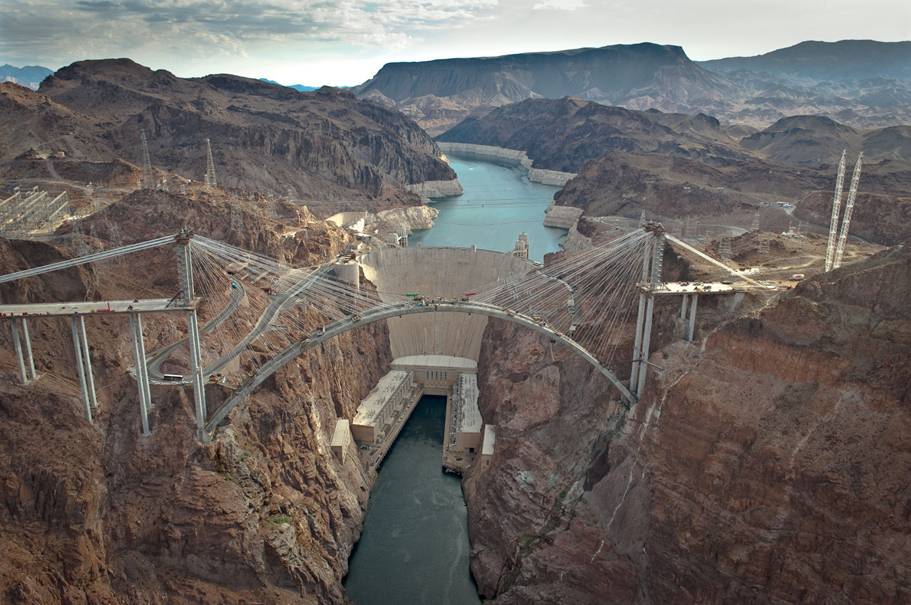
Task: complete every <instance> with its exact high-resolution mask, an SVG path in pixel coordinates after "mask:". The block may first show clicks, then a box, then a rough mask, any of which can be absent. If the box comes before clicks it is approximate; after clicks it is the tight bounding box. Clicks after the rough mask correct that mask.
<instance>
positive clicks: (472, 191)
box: [409, 157, 566, 262]
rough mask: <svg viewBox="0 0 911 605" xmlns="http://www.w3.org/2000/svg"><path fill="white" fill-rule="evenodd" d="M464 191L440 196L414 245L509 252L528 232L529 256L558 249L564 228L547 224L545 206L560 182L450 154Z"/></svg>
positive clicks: (411, 240)
mask: <svg viewBox="0 0 911 605" xmlns="http://www.w3.org/2000/svg"><path fill="white" fill-rule="evenodd" d="M449 164H450V166H452V168H453V170H455V171H456V174H457V175H459V182H461V183H462V188H463V189H464V193H463V194H462V195H460V196H457V197H451V198H446V199H443V200H437V201H435V202H433V203H432V206H433V207H434V208H436V209H437V210H439V211H440V215H439V216H438V217H437V220H436V221H435V222H434V225H433V228H432V229H427V230H426V231H415V232H414V233H413V234H412V235H411V237H410V238H409V245H410V246H461V247H468V246H472V245H474V246H477V247H478V248H485V249H487V250H498V251H500V252H508V251H510V250H512V249H513V246H515V244H516V238H517V237H518V236H519V234H520V233H522V232H525V233H527V234H528V243H529V258H531V259H532V260H536V261H538V262H541V261H543V260H544V255H545V254H547V253H550V252H556V251H557V250H559V249H560V242H561V241H562V240H563V237H564V236H565V235H566V230H565V229H556V228H554V227H545V226H544V224H543V221H544V211H545V210H547V207H548V206H549V205H550V202H551V200H552V199H553V197H554V194H555V193H556V192H557V191H558V190H559V187H551V186H548V185H540V184H538V183H532V182H531V181H529V180H528V177H526V176H525V173H524V172H523V171H520V170H519V169H518V168H509V167H506V166H500V165H498V164H493V163H491V162H481V161H476V160H463V159H460V158H457V157H450V158H449Z"/></svg>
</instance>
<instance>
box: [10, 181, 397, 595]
mask: <svg viewBox="0 0 911 605" xmlns="http://www.w3.org/2000/svg"><path fill="white" fill-rule="evenodd" d="M183 203H185V200H183V199H182V198H178V197H177V196H169V195H167V194H162V193H148V192H143V193H142V194H137V197H135V198H133V199H127V200H123V201H121V202H119V203H118V204H115V205H114V206H111V207H109V208H107V209H106V211H105V212H107V213H108V214H107V215H106V216H102V217H98V225H97V226H98V235H99V237H102V236H106V235H108V234H107V232H104V227H105V226H107V228H108V229H109V228H110V225H111V224H120V225H121V229H124V228H125V227H124V223H123V222H122V221H124V220H128V219H129V217H131V216H134V217H135V211H136V210H137V208H142V209H144V210H145V211H146V212H147V213H149V214H152V215H154V214H156V213H159V212H160V213H161V216H162V217H163V220H164V221H165V222H167V220H166V219H167V216H169V215H168V211H167V209H168V207H169V206H171V209H170V210H171V212H175V211H177V210H179V207H180V206H181V204H183ZM224 209H225V205H224V203H223V201H220V200H218V199H206V198H201V199H198V200H196V207H195V208H194V209H193V212H191V213H189V214H187V216H185V218H186V219H188V220H189V222H190V223H191V224H192V225H193V226H194V227H195V228H196V229H197V230H198V232H201V233H202V234H204V235H210V236H213V237H215V236H217V235H218V234H217V230H218V229H224V226H223V224H222V223H223V222H224V221H225V220H226V219H225V215H224V214H222V211H223V210H224ZM239 210H240V211H242V216H243V218H245V219H246V220H247V228H246V229H244V230H242V231H241V232H238V233H234V234H232V237H233V238H235V241H237V242H238V243H243V244H247V245H249V246H250V247H252V248H254V249H257V250H259V251H260V252H262V253H264V254H269V255H271V256H274V257H282V258H285V259H287V260H288V261H289V262H296V263H298V262H308V261H312V260H313V259H314V258H321V259H325V258H326V257H327V256H331V255H332V254H335V253H336V252H337V251H338V250H340V249H341V248H342V247H343V246H344V244H345V242H346V241H347V237H348V236H347V235H345V234H344V233H343V232H342V231H341V230H339V229H337V228H335V227H332V226H328V225H325V224H323V223H322V222H319V221H314V220H313V219H312V217H308V216H307V215H302V216H298V217H297V219H299V220H297V221H296V222H293V224H294V226H295V229H294V235H293V236H289V235H288V228H289V225H288V224H282V223H277V222H275V221H273V220H266V219H264V218H263V217H258V218H259V220H258V221H256V223H255V225H254V224H252V223H251V222H250V221H251V220H252V219H255V218H257V217H255V216H254V215H249V214H248V211H247V210H244V209H243V208H241V209H239ZM290 222H292V221H289V223H290ZM159 226H161V225H159ZM148 228H149V229H154V228H155V227H154V226H151V225H150V226H149V227H148ZM135 231H136V235H141V233H142V228H141V226H140V225H137V226H136V229H135ZM283 233H284V236H283V235H282V234H283ZM168 252H170V254H164V253H162V255H161V258H158V257H155V258H154V259H153V260H152V261H150V262H147V263H145V264H143V265H142V266H141V267H136V266H133V267H131V266H130V265H129V264H127V263H123V264H122V266H120V268H116V267H115V268H114V269H112V270H111V271H114V272H116V271H121V277H122V278H124V280H126V278H127V277H128V275H127V272H130V271H133V272H137V271H141V272H142V277H143V278H144V279H146V280H147V283H148V284H150V285H155V284H158V283H162V282H166V281H167V279H168V278H167V277H166V273H167V271H169V270H170V271H172V270H173V262H174V258H173V252H172V251H170V250H169V251H168ZM65 256H66V255H65V254H63V255H61V253H60V252H59V251H57V250H55V249H54V248H53V247H52V246H51V245H48V244H44V243H25V242H7V241H6V240H2V241H0V273H6V272H8V271H11V270H16V269H19V268H22V267H23V265H25V266H27V265H29V264H41V263H46V262H53V261H54V260H58V259H59V258H61V257H65ZM165 257H166V258H165ZM100 275H102V274H101V273H99V272H96V271H95V270H94V269H92V268H80V269H78V270H71V271H68V272H66V273H65V274H62V276H63V278H64V279H62V280H61V279H59V276H58V279H49V278H40V279H36V280H31V281H30V282H29V283H28V287H27V288H20V290H18V291H17V292H16V294H17V296H18V297H19V298H20V299H21V300H38V299H47V298H48V297H50V298H61V299H67V300H69V299H73V298H77V299H78V298H81V297H83V296H86V295H88V296H97V297H101V298H104V297H105V296H106V295H107V296H108V297H110V296H109V295H110V294H111V290H110V289H109V288H110V287H111V286H110V284H109V282H108V280H101V279H100V277H99V276H100ZM104 276H105V277H106V278H107V277H111V274H110V273H105V274H104ZM126 281H129V280H126ZM11 294H12V292H11V291H8V290H4V291H3V296H4V297H5V298H6V297H9V296H10V295H11ZM7 302H9V301H8V300H7ZM240 317H241V319H240V321H250V320H252V319H254V318H246V317H245V316H243V315H241V316H240ZM309 317H310V316H309V315H304V316H303V319H304V320H305V321H309ZM313 319H314V321H315V318H313ZM311 323H312V322H311ZM86 326H87V329H88V339H89V342H90V343H91V345H92V359H93V364H94V370H95V371H94V376H95V381H96V386H97V387H98V399H99V404H100V408H99V410H98V411H97V413H96V418H95V422H94V424H91V425H90V424H88V423H87V422H86V421H85V420H84V419H83V417H82V404H81V402H80V401H79V388H78V385H77V384H76V383H75V382H74V369H73V367H74V361H73V357H72V355H73V353H72V343H71V341H70V340H69V339H68V337H67V334H68V331H67V329H66V324H65V323H64V322H61V321H58V320H39V319H34V320H32V323H31V325H30V327H31V331H32V338H33V346H34V350H35V358H36V364H37V366H38V372H39V375H40V378H39V380H38V381H37V382H36V383H35V384H33V385H30V386H28V387H21V386H19V385H18V384H17V382H16V379H15V375H14V374H13V369H14V368H15V360H14V358H13V355H12V347H11V346H10V343H9V337H8V332H3V335H2V336H0V341H2V342H0V367H2V368H4V376H3V379H2V380H0V486H2V490H0V494H2V496H0V550H2V551H3V552H4V556H3V557H0V602H3V603H137V602H145V603H161V604H164V603H168V604H170V603H235V602H267V603H301V602H303V603H314V604H316V603H320V604H322V603H342V602H344V601H345V597H344V593H343V589H342V584H341V580H342V577H343V576H344V574H345V572H346V570H347V560H348V555H349V554H350V550H351V547H352V544H353V543H354V541H355V540H356V538H357V536H358V535H359V533H360V526H361V523H362V516H363V507H364V505H365V504H366V499H367V495H368V493H369V488H370V485H371V483H372V480H373V478H372V477H371V476H369V475H364V474H363V473H362V472H361V471H360V470H359V467H357V466H354V464H353V463H352V462H351V461H350V460H349V462H348V463H346V464H342V463H340V462H338V461H337V460H336V459H335V458H334V457H333V456H332V454H331V452H330V451H329V442H330V440H331V435H332V432H333V429H334V427H335V422H336V419H337V418H339V417H342V416H344V417H348V418H350V417H351V416H352V415H353V413H354V410H355V408H356V406H357V404H358V403H359V401H360V399H361V398H362V397H363V396H365V395H366V394H367V392H368V391H369V390H370V388H372V386H373V385H374V384H375V383H376V382H377V380H378V379H379V377H380V376H382V374H383V373H384V372H386V371H387V370H388V365H389V362H390V353H389V348H388V334H387V333H386V328H385V326H384V325H374V326H371V327H368V328H365V329H363V330H360V331H355V332H350V333H348V334H345V335H342V336H340V337H339V338H338V339H335V340H333V341H332V342H328V343H326V344H325V345H323V346H321V347H320V348H318V349H313V350H311V351H310V352H308V353H307V354H305V355H304V356H302V357H301V358H299V359H298V360H296V361H295V362H293V363H291V364H289V365H287V366H286V367H285V368H283V369H282V370H281V371H280V372H278V373H277V374H276V375H275V376H274V377H273V378H271V379H270V380H268V381H267V382H266V383H265V384H264V385H262V386H261V387H260V388H259V389H258V390H257V391H256V392H255V393H254V394H253V395H252V396H251V397H250V398H249V400H248V401H247V402H245V403H244V404H242V405H241V406H239V407H237V408H235V409H234V410H233V411H232V413H231V415H230V417H229V420H228V421H227V422H226V424H225V425H224V426H223V427H222V428H221V429H219V430H218V431H217V432H216V433H215V435H214V438H213V440H212V442H211V443H208V444H201V443H200V442H198V441H197V440H196V438H195V435H194V430H193V426H194V420H193V401H192V393H191V392H190V391H188V390H181V389H177V388H174V387H154V388H153V392H152V398H153V408H152V414H151V423H152V427H153V431H152V434H151V435H150V436H148V437H143V436H142V435H141V434H140V428H139V403H138V396H137V392H136V385H135V382H134V381H133V379H132V378H131V376H130V375H129V374H128V373H127V372H128V369H129V367H130V366H131V365H132V363H133V361H132V350H131V344H130V341H129V339H128V336H127V333H128V331H127V329H126V319H125V318H119V317H118V318H115V317H110V316H107V317H103V318H92V319H91V320H89V321H87V322H86ZM145 328H146V330H145V331H146V346H147V349H148V350H149V351H150V352H151V351H152V350H154V349H155V348H157V347H158V346H159V345H160V344H162V342H163V341H165V340H167V342H171V341H172V340H173V339H174V338H175V333H178V334H179V333H180V332H181V331H182V330H183V329H184V328H183V327H182V322H181V321H178V320H177V319H162V320H159V321H154V320H151V319H150V320H147V321H146V322H145ZM257 352H258V354H263V355H265V354H267V353H268V352H267V351H265V350H258V351H257ZM207 391H208V393H207V395H208V397H207V398H208V400H209V405H210V408H212V409H214V407H215V406H217V405H218V404H219V402H220V401H222V400H223V399H224V397H225V395H226V393H225V392H223V390H222V387H220V386H218V385H209V386H208V387H207Z"/></svg>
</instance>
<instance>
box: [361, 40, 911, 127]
mask: <svg viewBox="0 0 911 605" xmlns="http://www.w3.org/2000/svg"><path fill="white" fill-rule="evenodd" d="M353 90H354V91H355V93H356V94H358V95H359V96H361V97H364V98H369V99H372V100H374V101H375V102H378V103H381V104H384V105H386V106H391V107H396V108H398V109H399V110H401V111H402V112H404V113H405V114H407V115H409V116H410V117H412V118H414V119H415V120H417V121H418V123H419V124H421V125H422V126H423V127H424V128H426V129H427V130H428V131H429V132H431V133H432V134H439V133H440V132H443V131H444V130H446V129H447V128H449V127H451V126H452V125H454V124H456V123H457V122H459V121H460V120H462V119H463V118H465V117H466V116H469V115H476V116H477V115H483V114H485V113H487V112H488V111H490V110H491V109H493V108H494V107H499V106H501V105H506V104H508V103H514V102H516V101H522V100H525V99H534V98H561V97H565V96H574V97H579V98H582V99H587V100H592V101H597V102H599V103H604V104H608V105H619V106H623V107H627V108H630V109H650V108H654V109H659V110H661V111H671V112H685V113H699V112H704V113H709V114H712V115H714V116H717V117H719V118H721V119H723V120H726V121H733V122H739V123H745V124H751V125H755V126H766V125H768V124H771V123H772V122H774V121H776V120H778V119H780V118H782V117H786V116H790V115H806V114H820V115H826V116H829V117H831V118H833V119H836V120H838V121H840V122H843V123H847V124H850V125H852V126H856V127H875V126H888V125H892V124H896V123H909V122H911V42H876V41H872V40H845V41H841V42H804V43H801V44H798V45H796V46H792V47H790V48H785V49H781V50H777V51H774V52H771V53H767V54H765V55H759V56H756V57H737V58H731V59H719V60H716V61H704V62H701V63H697V62H694V61H692V60H690V58H689V57H687V55H686V53H685V52H684V51H683V49H682V48H680V47H679V46H667V45H658V44H651V43H643V44H633V45H614V46H605V47H602V48H581V49H574V50H567V51H560V52H548V53H524V54H516V55H506V56H502V57H481V58H472V59H444V60H436V61H424V62H416V63H389V64H387V65H385V66H384V67H383V68H382V69H380V71H379V72H377V74H376V75H375V76H374V77H373V78H371V79H370V80H368V81H367V82H365V83H363V84H361V85H360V86H357V87H354V89H353Z"/></svg>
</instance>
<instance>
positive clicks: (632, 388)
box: [629, 292, 647, 393]
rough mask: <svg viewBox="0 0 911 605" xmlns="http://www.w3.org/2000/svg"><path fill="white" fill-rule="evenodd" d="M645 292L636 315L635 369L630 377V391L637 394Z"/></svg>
mask: <svg viewBox="0 0 911 605" xmlns="http://www.w3.org/2000/svg"><path fill="white" fill-rule="evenodd" d="M646 299H647V297H646V295H645V292H641V293H640V294H639V311H638V312H637V313H636V335H635V340H634V341H633V368H632V370H631V371H630V375H629V390H630V391H631V392H633V393H635V392H636V385H637V384H639V365H640V361H639V359H640V358H641V356H642V326H643V325H644V323H645V306H646Z"/></svg>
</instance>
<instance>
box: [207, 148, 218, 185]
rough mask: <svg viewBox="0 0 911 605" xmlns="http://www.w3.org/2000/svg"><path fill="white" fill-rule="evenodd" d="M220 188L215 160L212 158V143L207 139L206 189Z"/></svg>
mask: <svg viewBox="0 0 911 605" xmlns="http://www.w3.org/2000/svg"><path fill="white" fill-rule="evenodd" d="M217 186H218V182H217V181H216V180H215V159H214V158H213V157H212V143H211V141H209V139H206V189H214V188H215V187H217Z"/></svg>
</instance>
